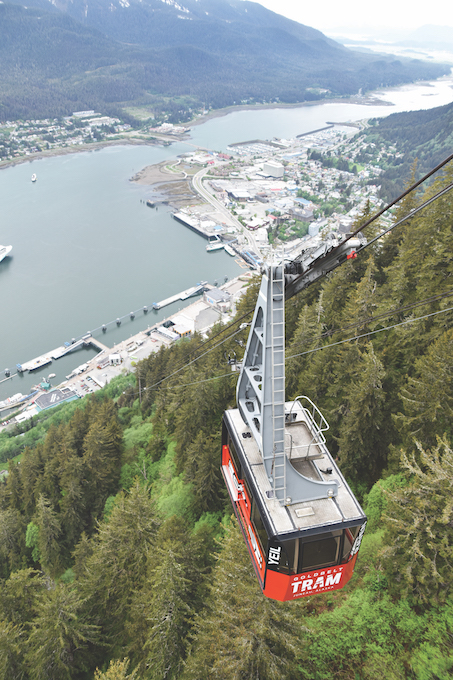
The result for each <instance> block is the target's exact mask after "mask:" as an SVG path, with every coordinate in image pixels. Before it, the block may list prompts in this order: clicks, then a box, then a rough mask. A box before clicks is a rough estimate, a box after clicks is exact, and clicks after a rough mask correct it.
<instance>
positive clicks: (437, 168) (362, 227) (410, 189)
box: [343, 153, 453, 243]
mask: <svg viewBox="0 0 453 680" xmlns="http://www.w3.org/2000/svg"><path fill="white" fill-rule="evenodd" d="M451 160H453V153H451V154H450V155H449V156H447V158H445V159H444V160H443V161H441V162H440V163H439V164H438V165H436V167H435V168H433V169H432V170H430V171H429V172H428V173H426V175H424V176H423V177H422V178H421V179H419V180H418V181H417V182H415V183H414V184H412V185H411V186H410V187H409V188H408V189H406V190H405V191H403V193H402V194H400V195H399V196H398V197H397V198H395V199H394V200H393V201H391V202H390V203H388V204H387V205H386V206H384V207H383V208H382V209H381V210H380V211H379V212H377V213H376V214H375V215H373V217H370V219H369V220H367V221H366V222H365V224H362V225H361V226H360V227H359V228H358V229H356V230H355V231H354V232H353V233H352V234H349V235H348V237H347V238H346V239H345V240H344V241H343V243H346V241H349V239H350V238H352V237H353V236H357V234H358V233H359V232H360V231H362V229H365V227H368V226H369V225H370V224H372V223H373V222H374V221H375V220H377V219H378V218H379V217H381V215H383V214H384V213H385V212H387V210H390V208H392V207H393V206H394V205H396V203H399V201H401V200H402V199H403V198H405V196H407V195H408V194H410V193H411V192H412V191H414V189H417V188H418V187H419V186H420V185H421V184H423V183H424V182H426V181H427V180H428V179H429V178H430V177H431V176H432V175H434V173H436V172H437V171H438V170H441V169H442V168H443V167H444V166H445V165H447V163H449V162H450V161H451ZM451 186H452V185H450V188H451ZM422 207H425V206H420V209H421V208H422ZM416 210H419V208H416ZM413 212H415V211H411V213H410V214H409V215H408V216H407V217H406V218H405V219H408V218H409V217H411V216H412V214H413ZM394 226H396V224H395V225H394Z"/></svg>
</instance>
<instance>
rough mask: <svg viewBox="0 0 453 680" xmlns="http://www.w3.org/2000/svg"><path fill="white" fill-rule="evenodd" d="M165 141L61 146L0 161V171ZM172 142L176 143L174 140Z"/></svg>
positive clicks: (133, 138) (125, 138) (109, 141)
mask: <svg viewBox="0 0 453 680" xmlns="http://www.w3.org/2000/svg"><path fill="white" fill-rule="evenodd" d="M164 141H165V140H158V139H157V138H155V139H154V140H141V139H139V138H136V137H130V138H128V137H122V138H120V139H108V140H104V141H102V142H93V143H92V144H80V145H78V146H62V147H61V148H60V149H48V150H47V149H46V150H44V151H38V152H37V153H35V154H33V156H17V158H11V159H8V160H6V161H0V170H3V169H4V168H11V167H13V166H15V165H20V164H21V163H33V161H38V160H41V159H42V158H53V157H55V156H67V155H69V154H74V153H83V152H85V151H99V150H100V149H104V148H106V147H108V146H129V145H130V146H159V145H161V144H163V142H164ZM174 141H177V140H176V139H175V140H174Z"/></svg>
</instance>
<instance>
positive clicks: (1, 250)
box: [0, 246, 13, 262]
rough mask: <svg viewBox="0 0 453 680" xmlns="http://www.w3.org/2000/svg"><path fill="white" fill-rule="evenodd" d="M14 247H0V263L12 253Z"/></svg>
mask: <svg viewBox="0 0 453 680" xmlns="http://www.w3.org/2000/svg"><path fill="white" fill-rule="evenodd" d="M12 249H13V247H12V246H0V262H1V261H2V260H4V259H5V257H6V256H7V255H9V254H10V252H11V251H12Z"/></svg>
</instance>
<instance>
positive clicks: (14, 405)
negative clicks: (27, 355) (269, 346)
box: [0, 273, 252, 426]
mask: <svg viewBox="0 0 453 680" xmlns="http://www.w3.org/2000/svg"><path fill="white" fill-rule="evenodd" d="M251 276H252V274H251V273H246V274H242V275H240V276H239V277H236V278H235V279H232V280H231V281H228V282H226V283H224V284H223V285H222V286H220V287H216V286H212V285H211V286H207V285H206V284H198V287H201V286H202V288H203V298H202V299H198V300H196V301H195V302H191V304H189V305H188V306H187V307H185V308H184V309H183V310H181V311H179V312H177V313H175V314H173V315H171V316H169V317H168V318H166V319H164V320H162V321H157V322H156V323H154V324H152V325H149V326H148V327H147V328H146V329H144V330H141V331H139V332H138V333H136V334H135V335H133V336H131V337H130V338H128V339H125V340H122V341H121V342H119V343H116V344H114V345H112V346H111V347H108V346H107V345H106V344H104V343H102V342H100V341H99V340H98V339H97V338H94V337H93V336H92V335H90V334H85V336H83V337H81V338H80V339H79V340H77V341H75V342H73V343H71V344H70V346H67V345H66V344H65V345H63V346H62V347H59V348H57V350H52V351H50V352H47V353H45V354H43V355H41V356H40V357H37V358H36V359H33V360H31V361H28V362H25V363H24V364H22V365H21V366H22V369H23V370H24V371H25V370H28V371H29V372H33V371H35V370H36V368H44V367H45V366H48V364H49V363H51V362H52V360H56V361H57V360H58V358H62V357H64V356H65V355H66V354H68V353H69V354H71V355H72V352H73V353H74V363H76V360H75V357H76V356H77V350H79V351H80V350H81V349H82V348H86V347H87V346H90V347H92V348H95V349H96V350H98V351H97V353H96V355H95V356H94V357H91V358H90V359H89V360H88V361H85V362H83V363H82V364H79V365H77V366H75V367H74V368H73V369H72V370H71V372H70V373H69V374H68V375H67V376H65V379H64V380H63V381H61V380H60V381H58V382H56V384H55V385H53V382H54V380H53V378H54V377H56V375H55V373H52V374H49V375H48V376H47V377H45V376H42V377H41V382H40V383H38V384H36V385H33V386H32V389H31V390H30V392H29V393H27V394H26V395H23V394H22V393H20V392H16V394H14V395H12V396H11V397H9V398H8V399H6V400H3V401H0V417H2V416H3V417H5V416H6V417H7V414H8V413H9V412H14V413H15V414H16V415H14V416H12V417H11V419H10V420H8V422H6V421H4V423H3V426H7V425H11V424H12V423H21V422H24V421H25V420H27V419H29V418H31V417H32V416H33V415H35V414H37V413H39V412H40V411H41V410H45V409H48V408H52V407H53V406H57V405H59V404H61V403H63V402H65V401H73V400H74V399H78V398H83V397H84V396H86V395H87V394H90V393H92V392H95V391H97V390H98V389H101V388H102V387H104V386H105V385H106V384H108V383H109V382H110V380H112V379H113V378H114V377H116V376H118V375H120V374H122V373H124V372H133V371H134V370H135V366H136V365H137V362H138V361H140V360H142V359H145V358H147V357H148V356H149V355H150V354H152V353H153V352H157V351H158V350H159V349H160V348H161V347H162V346H168V345H170V344H171V343H173V342H177V341H179V340H182V339H184V338H187V337H190V336H191V335H192V334H193V333H195V332H197V333H201V334H202V335H204V334H206V332H207V331H208V330H209V328H211V327H212V326H213V325H214V324H215V323H217V322H218V321H219V320H221V319H222V320H224V321H228V320H229V319H230V318H231V317H232V314H233V313H234V311H235V308H236V304H237V302H238V300H239V299H240V297H241V296H242V295H243V293H244V291H245V289H246V287H247V285H248V283H249V281H250V278H251ZM196 288H197V286H194V287H192V288H191V289H187V290H186V291H183V293H179V294H178V296H179V299H181V295H184V294H185V295H187V297H186V298H185V299H186V300H191V299H192V297H193V290H194V289H196ZM199 292H201V290H200V291H199ZM46 359H48V360H49V361H48V362H47V363H44V362H45V360H46ZM13 378H17V375H16V374H15V375H11V376H10V377H9V379H4V380H8V381H12V379H13ZM17 412H19V413H17Z"/></svg>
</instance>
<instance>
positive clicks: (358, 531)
mask: <svg viewBox="0 0 453 680" xmlns="http://www.w3.org/2000/svg"><path fill="white" fill-rule="evenodd" d="M287 283H288V281H287V280H286V281H285V270H284V266H283V265H280V266H272V267H269V268H268V269H267V270H265V272H264V274H263V278H262V283H261V289H260V293H259V296H258V302H257V305H256V309H255V315H254V319H253V322H252V324H251V329H250V333H249V338H248V341H247V347H246V351H245V354H244V359H243V362H242V367H241V373H240V376H239V380H238V386H237V404H238V408H236V409H231V410H228V411H225V413H224V417H223V432H222V454H221V455H222V462H221V469H222V474H223V477H224V480H225V484H226V487H227V489H228V493H229V495H230V498H231V502H232V504H233V508H234V512H235V514H236V517H237V519H238V521H239V525H240V527H241V530H242V533H243V536H244V539H245V542H246V544H247V547H248V550H249V553H250V558H251V560H252V564H253V566H254V569H255V572H256V576H257V578H258V581H259V584H260V586H261V588H262V591H263V593H264V594H265V595H266V596H267V597H270V598H272V599H275V600H281V601H286V600H294V599H297V598H300V597H304V596H307V595H314V594H317V593H324V592H327V591H331V590H337V589H339V588H342V587H343V586H344V585H345V584H346V583H347V582H348V581H349V579H350V578H351V576H352V573H353V570H354V565H355V562H356V558H357V552H358V550H359V547H360V542H361V540H362V536H363V533H364V531H365V525H366V517H365V515H364V513H363V510H362V508H361V507H360V505H359V503H358V501H357V500H356V498H355V497H354V495H353V493H352V491H351V489H350V488H349V486H348V484H347V483H346V481H345V479H344V477H343V476H342V474H341V472H340V470H339V468H338V466H337V464H336V462H335V461H334V460H333V458H332V456H331V455H330V453H329V451H328V449H327V446H326V440H325V436H324V432H325V431H326V430H327V429H328V424H327V422H326V420H325V419H324V417H323V416H322V414H321V413H320V411H319V410H318V408H317V407H316V406H315V404H313V402H312V401H311V400H310V399H309V398H308V397H305V396H301V397H297V398H296V399H295V400H294V401H290V402H287V401H285V343H284V335H285V332H284V302H285V300H284V293H285V284H287ZM290 283H292V281H291V280H290Z"/></svg>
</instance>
